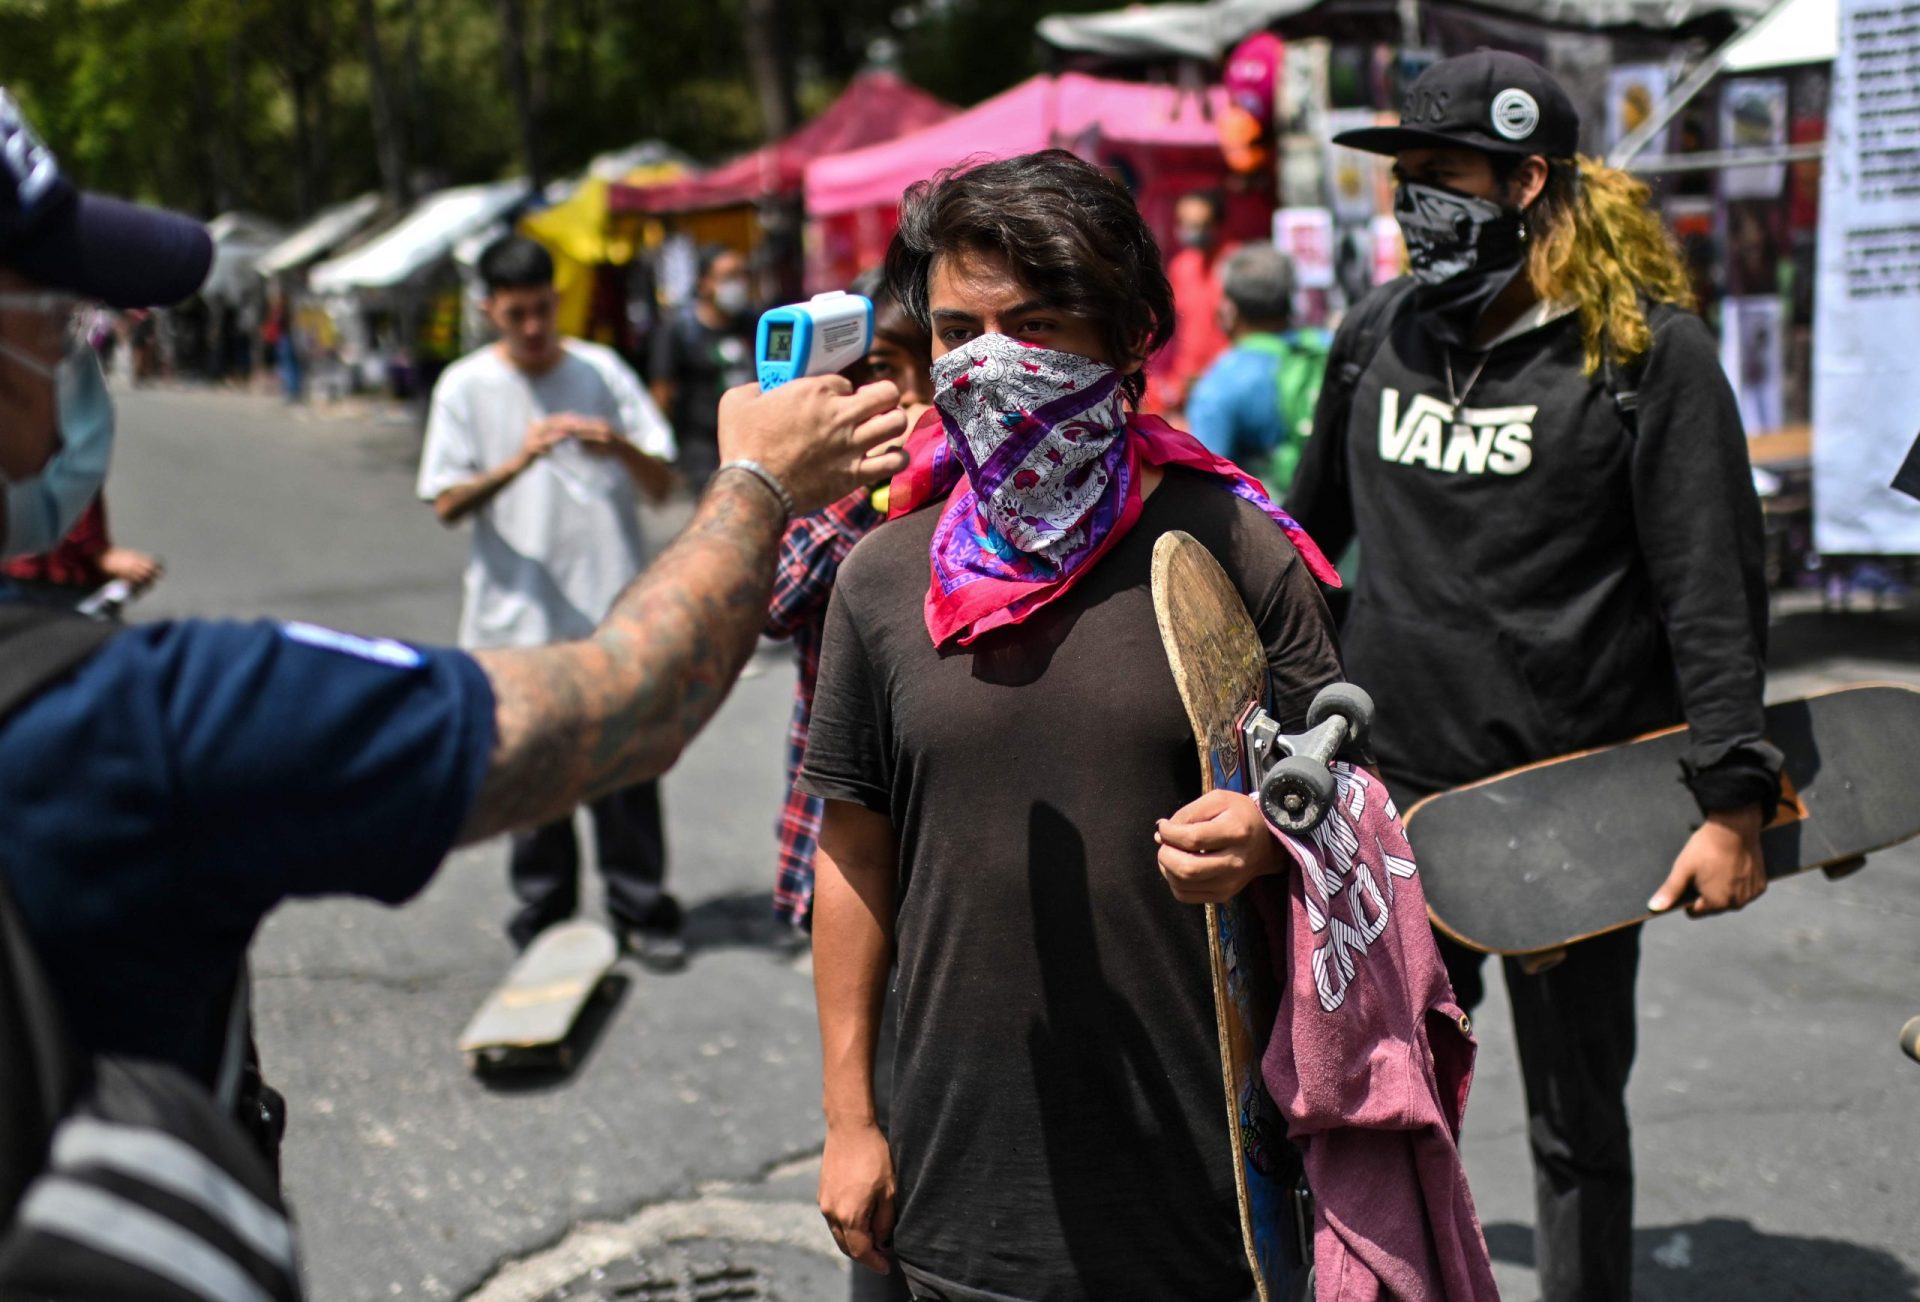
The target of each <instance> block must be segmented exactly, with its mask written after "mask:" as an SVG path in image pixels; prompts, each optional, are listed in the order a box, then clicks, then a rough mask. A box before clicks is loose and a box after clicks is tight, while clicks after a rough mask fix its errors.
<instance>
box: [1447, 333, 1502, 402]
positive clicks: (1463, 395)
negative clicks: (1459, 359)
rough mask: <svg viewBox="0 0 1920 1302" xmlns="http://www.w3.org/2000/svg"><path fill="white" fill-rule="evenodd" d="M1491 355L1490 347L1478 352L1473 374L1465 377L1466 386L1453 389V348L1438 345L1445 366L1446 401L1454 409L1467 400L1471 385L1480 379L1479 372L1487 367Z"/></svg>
mask: <svg viewBox="0 0 1920 1302" xmlns="http://www.w3.org/2000/svg"><path fill="white" fill-rule="evenodd" d="M1492 356H1493V350H1492V349H1488V350H1487V351H1486V352H1484V353H1482V354H1480V365H1478V366H1476V367H1474V368H1473V374H1472V375H1469V376H1468V377H1467V387H1466V388H1464V389H1455V388H1454V387H1453V349H1451V348H1449V347H1447V346H1446V345H1445V344H1442V345H1440V360H1441V364H1442V365H1444V366H1445V367H1446V368H1447V401H1448V402H1449V403H1452V404H1453V407H1454V410H1455V411H1458V410H1459V408H1460V404H1461V403H1463V402H1465V401H1466V400H1467V395H1468V394H1469V393H1472V392H1473V386H1474V385H1475V384H1476V383H1478V382H1479V380H1480V372H1482V371H1484V370H1486V369H1487V361H1488V359H1489V358H1491V357H1492Z"/></svg>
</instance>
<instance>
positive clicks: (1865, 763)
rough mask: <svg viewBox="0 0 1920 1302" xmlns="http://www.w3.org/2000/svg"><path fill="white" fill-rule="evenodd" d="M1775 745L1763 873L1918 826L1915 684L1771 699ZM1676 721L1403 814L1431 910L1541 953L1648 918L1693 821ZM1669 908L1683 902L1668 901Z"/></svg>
mask: <svg viewBox="0 0 1920 1302" xmlns="http://www.w3.org/2000/svg"><path fill="white" fill-rule="evenodd" d="M1767 737H1768V740H1770V741H1771V742H1772V743H1773V744H1774V745H1776V746H1778V747H1779V748H1780V749H1781V751H1782V752H1783V753H1784V754H1785V756H1786V764H1785V769H1784V774H1783V780H1782V782H1781V788H1782V792H1781V795H1782V798H1781V802H1780V812H1779V814H1778V815H1777V816H1776V817H1775V819H1774V821H1773V822H1772V823H1771V824H1769V825H1768V827H1767V828H1766V829H1765V830H1764V831H1763V832H1762V833H1761V837H1760V845H1761V851H1762V854H1763V855H1764V857H1765V859H1766V867H1767V876H1768V877H1769V878H1770V879H1771V878H1779V877H1786V876H1790V875H1791V874H1793V873H1798V872H1805V871H1807V870H1809V869H1813V868H1825V869H1827V870H1829V872H1831V873H1833V874H1834V875H1836V876H1837V875H1839V874H1840V872H1841V871H1846V870H1850V869H1851V868H1852V867H1857V866H1858V862H1857V861H1858V860H1859V859H1860V857H1861V856H1862V855H1866V854H1870V853H1872V852H1873V851H1876V850H1884V849H1886V848H1887V847H1888V846H1892V845H1897V844H1899V843H1900V842H1902V841H1905V840H1907V839H1908V838H1909V837H1912V836H1916V835H1920V800H1916V799H1915V798H1914V792H1913V778H1912V773H1913V757H1914V753H1915V749H1916V745H1917V744H1920V691H1915V690H1914V689H1912V688H1908V687H1899V686H1893V685H1881V684H1870V685H1866V686H1860V687H1843V688H1839V689H1837V690H1835V691H1831V692H1824V693H1821V694H1819V695H1816V696H1809V697H1806V698H1803V699H1801V700H1795V701H1783V702H1781V703H1780V704H1778V705H1774V706H1770V707H1768V709H1767ZM1686 744H1687V737H1686V730H1685V729H1684V728H1669V729H1664V730H1662V731H1660V732H1654V733H1649V734H1647V735H1646V736H1644V737H1639V738H1636V739H1634V740H1632V741H1628V742H1622V743H1621V744H1619V745H1616V746H1607V747H1602V748H1600V749H1598V750H1590V751H1582V752H1580V753H1579V754H1575V755H1568V756H1565V757H1563V758H1560V759H1553V760H1545V761H1542V762H1541V763H1538V764H1530V765H1528V766H1526V767H1525V768H1519V769H1514V770H1512V771H1511V772H1508V773H1501V774H1497V775H1495V776H1493V777H1490V778H1485V779H1483V780H1481V781H1479V782H1475V783H1471V784H1469V785H1467V786H1464V787H1458V788H1456V789H1454V790H1452V791H1443V792H1440V793H1439V794H1437V795H1432V796H1428V797H1427V798H1426V799H1425V800H1422V801H1420V802H1419V803H1418V804H1416V805H1414V806H1413V808H1411V809H1409V810H1408V811H1407V815H1406V826H1407V837H1408V839H1409V840H1410V841H1411V842H1412V843H1413V848H1414V850H1415V852H1416V853H1418V854H1419V856H1420V866H1421V869H1422V872H1421V876H1422V877H1424V878H1425V879H1426V889H1427V911H1428V913H1429V914H1430V915H1431V916H1432V918H1433V922H1434V925H1435V926H1436V927H1438V928H1439V929H1440V930H1441V931H1443V932H1445V933H1446V934H1447V935H1449V936H1452V937H1453V938H1454V939H1455V940H1458V941H1459V942H1460V943H1461V944H1463V945H1468V946H1470V947H1472V948H1474V949H1477V950H1482V951H1484V952H1487V953H1493V954H1516V955H1519V954H1543V953H1549V952H1551V951H1553V950H1557V949H1561V948H1564V947H1565V946H1567V945H1569V944H1571V943H1573V942H1574V941H1577V940H1585V939H1587V938H1588V937H1590V936H1598V935H1602V934H1604V933H1606V932H1609V931H1617V930H1619V929H1620V928H1622V927H1628V926H1631V925H1633V924H1634V923H1636V922H1641V921H1644V920H1645V919H1647V918H1649V917H1652V916H1653V915H1652V914H1650V913H1648V912H1647V906H1646V905H1647V899H1648V897H1649V896H1651V895H1652V894H1653V892H1654V891H1655V890H1657V889H1658V888H1659V886H1660V883H1661V882H1663V881H1665V880H1666V876H1667V874H1668V873H1669V872H1670V871H1672V869H1673V861H1674V858H1675V857H1676V856H1677V855H1678V854H1679V853H1680V850H1681V848H1682V847H1683V846H1684V845H1685V844H1686V842H1687V838H1688V837H1689V836H1690V835H1692V833H1693V831H1694V829H1695V828H1697V827H1699V826H1700V822H1701V817H1700V811H1699V809H1698V808H1697V807H1696V806H1695V804H1694V802H1693V797H1692V795H1691V794H1689V792H1688V790H1687V788H1686V787H1685V786H1683V785H1682V784H1681V782H1680V757H1681V755H1682V754H1684V753H1685V750H1686ZM1675 911H1676V912H1677V911H1678V910H1675Z"/></svg>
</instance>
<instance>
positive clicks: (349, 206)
mask: <svg viewBox="0 0 1920 1302" xmlns="http://www.w3.org/2000/svg"><path fill="white" fill-rule="evenodd" d="M379 211H380V196H379V195H378V194H375V193H372V192H371V191H369V192H368V193H366V194H363V195H361V196H360V197H359V198H358V199H349V200H347V201H346V202H345V203H337V204H334V205H333V206H332V207H331V208H326V209H322V210H321V212H320V214H319V215H318V216H316V217H315V218H314V219H313V220H312V221H310V222H308V223H307V224H306V225H304V226H302V227H300V228H299V229H298V230H296V231H294V233H293V234H291V235H289V236H287V237H286V238H285V239H284V240H281V241H280V242H279V243H278V244H276V245H274V246H273V247H272V248H270V249H268V250H267V251H266V252H265V253H263V254H261V255H260V257H259V258H258V259H257V260H255V262H254V264H253V269H254V270H255V271H257V272H259V273H260V274H261V275H263V276H277V275H279V274H280V273H281V272H283V271H292V270H293V269H294V268H296V267H303V266H305V265H306V264H307V263H309V262H312V261H313V260H314V259H315V258H323V257H325V256H326V255H327V254H329V253H332V252H333V251H334V250H335V249H337V248H339V247H340V246H341V245H342V244H345V243H346V242H347V241H348V240H350V239H352V238H353V237H354V236H355V235H358V234H359V233H360V232H361V231H362V230H364V229H365V228H366V226H367V225H368V223H370V222H371V221H372V220H373V219H374V216H375V214H377V213H378V212H379Z"/></svg>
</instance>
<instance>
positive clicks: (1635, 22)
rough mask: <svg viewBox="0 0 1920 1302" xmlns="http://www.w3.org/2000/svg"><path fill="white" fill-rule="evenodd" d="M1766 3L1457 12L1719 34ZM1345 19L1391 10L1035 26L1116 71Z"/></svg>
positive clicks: (1660, 1) (1159, 15)
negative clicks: (1715, 27)
mask: <svg viewBox="0 0 1920 1302" xmlns="http://www.w3.org/2000/svg"><path fill="white" fill-rule="evenodd" d="M1769 3H1770V0H1467V3H1465V4H1464V5H1463V7H1464V8H1468V9H1474V10H1478V11H1481V12H1483V13H1486V14H1489V15H1494V16H1499V17H1505V18H1514V19H1519V20H1521V21H1523V22H1531V23H1538V24H1541V25H1543V26H1548V27H1561V28H1567V29H1571V30H1584V31H1604V30H1640V31H1648V32H1672V31H1677V30H1679V29H1681V28H1684V27H1688V26H1690V25H1692V24H1694V23H1698V22H1701V21H1703V20H1717V21H1719V22H1722V23H1724V24H1725V26H1726V28H1735V27H1738V26H1739V25H1740V24H1742V23H1746V22H1750V21H1752V20H1753V19H1754V18H1756V17H1757V16H1759V15H1760V14H1762V13H1764V12H1766V10H1767V8H1768V6H1769ZM1342 11H1350V12H1351V14H1352V15H1353V16H1357V17H1360V16H1364V17H1367V18H1369V19H1373V20H1377V21H1379V22H1382V23H1384V22H1389V21H1392V19H1391V17H1390V15H1391V14H1392V12H1393V11H1392V10H1391V9H1390V8H1389V7H1388V6H1385V5H1382V4H1379V3H1370V2H1369V0H1352V2H1351V3H1349V2H1348V0H1210V2H1209V3H1185V4H1155V5H1139V4H1136V5H1129V6H1127V7H1126V8H1124V9H1112V10H1107V11H1104V12H1101V13H1091V14H1056V15H1054V16H1052V17H1050V18H1043V19H1041V20H1040V23H1039V25H1038V27H1037V28H1036V29H1035V30H1036V31H1037V32H1038V33H1039V35H1040V39H1041V40H1043V41H1045V42H1046V43H1047V44H1048V45H1051V46H1053V47H1054V48H1055V49H1056V50H1060V51H1062V52H1063V53H1067V54H1076V55H1084V56H1088V57H1092V58H1096V59H1106V60H1111V61H1113V62H1117V63H1155V62H1159V61H1162V60H1166V59H1202V60H1207V61H1218V60H1220V59H1223V58H1225V57H1226V55H1227V52H1228V51H1229V50H1231V49H1232V48H1233V47H1234V46H1235V45H1238V44H1239V43H1240V42H1241V41H1243V40H1245V39H1246V38H1247V37H1249V36H1251V35H1253V34H1254V33H1255V32H1257V31H1262V30H1264V29H1267V28H1270V27H1271V28H1284V27H1285V26H1286V25H1287V24H1288V23H1290V22H1291V21H1292V20H1295V19H1303V18H1306V17H1307V16H1308V15H1314V16H1316V17H1319V16H1331V15H1334V14H1338V13H1340V12H1342Z"/></svg>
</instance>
